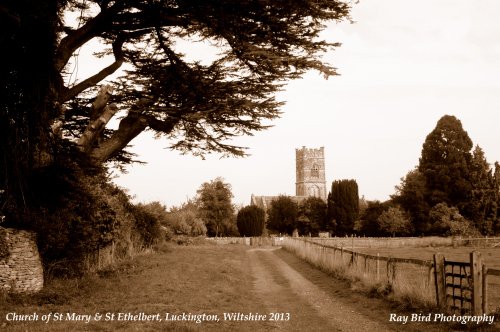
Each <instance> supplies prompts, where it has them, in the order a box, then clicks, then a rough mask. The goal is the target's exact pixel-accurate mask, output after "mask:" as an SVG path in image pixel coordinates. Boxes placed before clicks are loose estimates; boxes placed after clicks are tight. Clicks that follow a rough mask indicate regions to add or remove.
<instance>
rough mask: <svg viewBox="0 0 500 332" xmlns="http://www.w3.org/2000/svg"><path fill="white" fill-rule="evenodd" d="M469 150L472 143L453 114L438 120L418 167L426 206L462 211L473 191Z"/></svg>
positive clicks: (426, 140)
mask: <svg viewBox="0 0 500 332" xmlns="http://www.w3.org/2000/svg"><path fill="white" fill-rule="evenodd" d="M471 150H472V141H471V139H470V138H469V135H468V134H467V132H466V131H465V130H464V129H463V127H462V123H461V122H460V120H458V119H457V118H456V117H454V116H452V115H445V116H443V117H442V118H441V119H439V121H438V123H437V125H436V128H434V130H433V131H432V132H431V133H430V134H429V135H427V138H426V139H425V142H424V144H423V147H422V156H421V157H420V164H419V166H418V170H419V171H420V172H421V173H422V174H423V175H424V177H425V179H426V192H425V198H426V201H427V203H428V204H429V206H431V207H432V206H434V205H436V204H438V203H441V202H444V203H447V204H448V205H453V206H456V207H457V208H458V209H459V210H461V211H462V209H463V208H464V207H465V204H466V203H467V201H468V200H469V199H470V198H471V192H472V183H471V169H470V165H471V160H472V154H471ZM466 217H467V216H466Z"/></svg>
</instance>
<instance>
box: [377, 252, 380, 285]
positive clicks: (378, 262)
mask: <svg viewBox="0 0 500 332" xmlns="http://www.w3.org/2000/svg"><path fill="white" fill-rule="evenodd" d="M379 279H380V254H379V253H378V252H377V281H379Z"/></svg>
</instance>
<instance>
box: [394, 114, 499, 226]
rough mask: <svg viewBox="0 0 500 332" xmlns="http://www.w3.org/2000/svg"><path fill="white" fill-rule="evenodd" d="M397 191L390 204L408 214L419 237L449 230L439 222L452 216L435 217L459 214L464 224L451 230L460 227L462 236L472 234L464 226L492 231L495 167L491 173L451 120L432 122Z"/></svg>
mask: <svg viewBox="0 0 500 332" xmlns="http://www.w3.org/2000/svg"><path fill="white" fill-rule="evenodd" d="M396 190H397V192H396V194H395V195H394V196H393V197H392V199H393V201H394V202H395V203H396V204H400V205H401V207H403V208H404V209H405V210H406V211H407V212H408V213H409V214H410V216H411V219H412V223H413V226H414V228H415V230H416V232H417V234H418V235H421V234H429V233H432V234H439V233H440V232H448V231H449V229H450V227H449V225H448V224H450V223H448V222H444V221H442V220H445V219H446V218H447V219H446V220H448V219H450V218H451V217H450V218H448V217H446V218H442V217H439V218H436V217H435V216H436V215H440V216H441V215H459V216H460V218H462V219H464V222H463V223H462V221H460V222H459V223H458V224H456V223H451V225H453V227H455V226H456V225H460V227H458V229H461V230H460V232H462V233H464V232H465V233H471V232H473V230H470V231H469V230H467V231H465V229H467V227H469V226H470V227H472V229H474V228H475V229H477V230H478V231H480V232H481V233H482V234H493V233H494V232H496V231H497V230H495V229H497V228H498V224H499V213H498V206H499V203H500V202H499V192H500V187H499V185H498V163H495V169H493V168H492V166H491V165H490V164H489V163H488V162H487V160H486V158H485V156H484V152H483V150H482V149H481V148H480V147H479V146H477V145H476V147H475V148H474V149H473V143H472V140H471V139H470V137H469V135H468V134H467V132H466V131H465V130H464V129H463V127H462V123H461V122H460V120H458V119H457V118H456V117H454V116H451V115H445V116H443V117H442V118H441V119H440V120H439V121H438V122H437V124H436V127H435V128H434V129H433V130H432V132H431V133H430V134H429V135H427V137H426V139H425V142H424V144H423V146H422V155H421V158H420V163H419V165H418V167H417V168H416V169H415V170H413V171H411V172H409V173H408V174H407V175H406V177H405V178H404V179H402V182H401V185H400V186H397V187H396ZM455 210H456V211H455ZM440 211H445V212H446V213H444V212H443V213H442V212H440ZM449 211H452V212H449ZM438 212H439V213H438ZM433 215H434V217H433ZM460 218H459V219H460ZM455 219H457V218H455ZM436 220H439V222H436ZM450 220H454V219H453V218H451V219H450ZM457 220H458V219H457ZM460 220H461V219H460ZM469 223H470V224H469ZM439 225H447V226H446V227H444V226H439ZM463 225H468V226H467V227H465V226H463ZM462 226H463V227H462ZM462 228H463V229H462ZM455 231H456V230H453V231H452V232H455ZM457 232H458V231H457Z"/></svg>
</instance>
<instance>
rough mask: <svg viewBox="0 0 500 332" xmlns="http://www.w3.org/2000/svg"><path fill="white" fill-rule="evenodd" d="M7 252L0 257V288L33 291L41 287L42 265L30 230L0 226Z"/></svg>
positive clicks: (21, 291) (17, 291) (25, 291)
mask: <svg viewBox="0 0 500 332" xmlns="http://www.w3.org/2000/svg"><path fill="white" fill-rule="evenodd" d="M0 234H2V235H5V239H2V240H0V242H4V241H3V240H5V243H6V244H7V246H8V251H9V254H8V255H7V257H6V258H3V259H0V290H3V291H8V292H13V293H33V292H38V291H40V290H41V289H42V288H43V267H42V262H41V259H40V255H39V253H38V248H37V245H36V235H35V234H34V233H31V232H27V231H23V230H16V229H11V228H3V227H0Z"/></svg>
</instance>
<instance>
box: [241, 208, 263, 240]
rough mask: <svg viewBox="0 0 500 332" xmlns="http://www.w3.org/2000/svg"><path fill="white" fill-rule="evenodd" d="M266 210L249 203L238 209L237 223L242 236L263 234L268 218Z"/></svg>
mask: <svg viewBox="0 0 500 332" xmlns="http://www.w3.org/2000/svg"><path fill="white" fill-rule="evenodd" d="M265 214H266V213H265V211H264V210H263V209H261V208H259V207H257V206H255V205H249V206H245V207H244V208H242V209H241V210H240V211H238V215H237V217H236V225H237V226H238V232H239V233H240V235H241V236H261V235H262V232H263V231H264V223H265V220H266V216H265Z"/></svg>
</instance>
